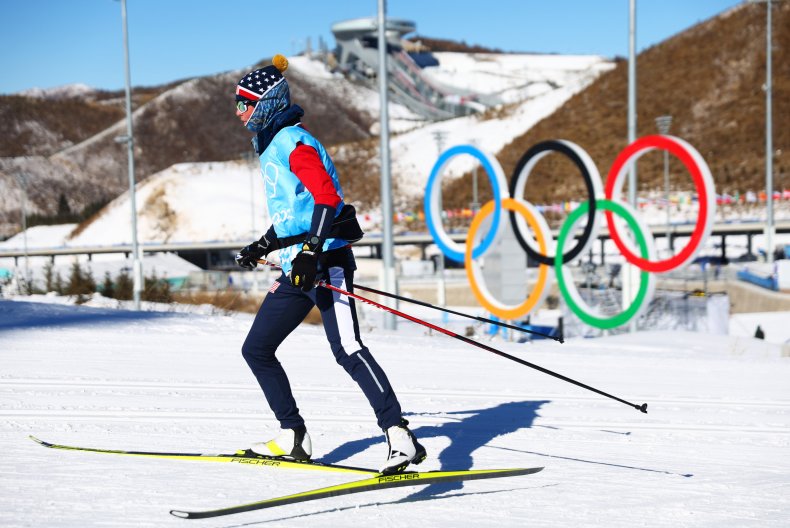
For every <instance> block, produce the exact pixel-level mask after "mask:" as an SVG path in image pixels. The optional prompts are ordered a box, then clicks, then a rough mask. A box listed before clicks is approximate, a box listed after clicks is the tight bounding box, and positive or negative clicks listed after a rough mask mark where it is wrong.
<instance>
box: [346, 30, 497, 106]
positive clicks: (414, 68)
mask: <svg viewBox="0 0 790 528" xmlns="http://www.w3.org/2000/svg"><path fill="white" fill-rule="evenodd" d="M416 29H417V25H416V24H415V23H414V22H412V21H409V20H403V19H394V18H389V19H387V21H386V33H387V34H386V40H387V57H388V60H387V69H388V73H389V76H388V77H389V90H390V93H391V94H392V97H393V99H394V100H396V101H397V102H399V103H401V104H403V105H404V106H406V107H407V108H409V109H410V110H411V111H412V112H414V113H416V114H418V115H421V116H423V117H424V118H426V119H429V120H433V121H439V120H443V119H450V118H453V117H458V116H462V115H468V114H471V113H473V112H477V111H481V110H483V109H485V105H482V104H480V103H479V102H477V101H475V96H474V94H470V93H464V92H461V91H459V90H455V89H453V88H452V87H449V86H442V85H440V84H439V83H437V82H435V81H431V80H429V79H427V78H426V77H425V76H424V75H423V72H422V67H421V66H420V65H419V64H418V63H417V62H416V61H415V60H414V58H413V57H412V55H410V54H409V53H407V52H406V51H405V50H404V44H406V43H405V42H403V41H402V39H403V37H404V36H405V35H408V34H409V33H413V32H414V31H416ZM332 33H333V34H334V36H335V40H336V41H337V50H336V52H335V53H336V56H337V60H338V64H337V67H338V68H339V69H340V71H342V72H343V73H344V74H345V75H347V76H348V77H350V78H351V79H352V80H355V81H357V82H360V83H363V84H367V85H371V86H372V85H374V84H375V78H376V74H377V72H378V68H379V53H378V27H377V20H376V19H375V18H355V19H353V20H345V21H343V22H338V23H336V24H334V25H332ZM420 56H421V57H423V58H425V55H424V54H420ZM431 60H432V63H433V64H438V62H436V59H432V57H430V56H428V62H431ZM421 62H423V61H421Z"/></svg>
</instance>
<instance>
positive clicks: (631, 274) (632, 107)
mask: <svg viewBox="0 0 790 528" xmlns="http://www.w3.org/2000/svg"><path fill="white" fill-rule="evenodd" d="M634 141H636V0H629V2H628V144H629V145H630V144H631V143H633V142H634ZM636 198H637V195H636V162H633V163H631V166H630V168H629V169H628V203H630V204H631V206H632V207H633V208H634V209H636V208H637V204H636ZM621 274H622V277H623V307H625V306H628V305H629V304H630V303H631V302H632V301H633V300H634V298H635V297H636V287H635V285H636V282H637V268H636V266H634V265H632V264H629V263H627V262H625V263H623V267H622V271H621ZM628 328H629V331H630V332H636V320H635V319H632V320H631V322H630V323H629V324H628Z"/></svg>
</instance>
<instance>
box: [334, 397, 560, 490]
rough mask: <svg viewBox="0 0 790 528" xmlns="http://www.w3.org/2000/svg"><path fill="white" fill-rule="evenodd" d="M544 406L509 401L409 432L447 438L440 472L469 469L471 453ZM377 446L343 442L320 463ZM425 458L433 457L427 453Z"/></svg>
mask: <svg viewBox="0 0 790 528" xmlns="http://www.w3.org/2000/svg"><path fill="white" fill-rule="evenodd" d="M546 403H549V402H548V401H545V400H542V401H522V402H509V403H503V404H500V405H497V406H496V407H491V408H488V409H475V410H470V411H456V412H451V413H441V414H442V415H464V416H463V417H462V418H459V419H458V420H457V421H454V422H448V423H443V424H441V425H424V426H421V427H417V428H413V429H412V431H413V432H414V434H415V435H416V436H417V438H418V439H420V440H423V439H426V438H435V437H446V438H449V439H450V445H449V446H447V447H446V448H445V449H443V450H442V451H441V452H440V453H439V455H438V457H437V458H438V460H439V463H440V465H441V470H443V471H447V470H462V469H472V453H473V452H474V451H475V450H477V449H478V448H480V447H483V446H485V445H486V444H488V443H489V442H490V441H491V440H493V439H494V438H496V437H498V436H502V435H505V434H508V433H513V432H516V431H518V430H519V429H526V428H529V427H532V424H533V422H534V421H535V418H537V416H538V409H540V407H541V406H542V405H544V404H546ZM420 415H421V413H407V414H406V416H420ZM465 415H470V416H465ZM379 443H381V437H380V436H375V437H370V438H363V439H361V440H354V441H351V442H346V443H345V444H342V445H340V446H338V447H337V448H335V449H333V450H332V451H330V452H329V453H327V454H326V455H325V456H323V457H321V461H322V462H326V463H336V462H340V461H341V460H345V459H347V458H349V457H351V456H352V455H354V454H356V453H359V452H361V451H364V450H365V449H367V448H369V447H371V446H374V445H377V444H379ZM428 456H429V457H431V456H435V455H434V454H433V453H430V452H429V453H428ZM414 469H416V467H415V468H414ZM462 487H463V482H448V483H441V484H431V485H429V486H427V487H426V488H424V489H422V490H420V491H418V492H416V493H414V494H412V495H410V496H409V497H407V499H418V498H423V497H432V496H435V495H438V494H440V493H446V492H448V491H452V490H457V489H461V488H462Z"/></svg>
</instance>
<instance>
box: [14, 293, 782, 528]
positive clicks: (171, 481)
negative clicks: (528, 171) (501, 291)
mask: <svg viewBox="0 0 790 528" xmlns="http://www.w3.org/2000/svg"><path fill="white" fill-rule="evenodd" d="M9 304H11V306H9ZM16 309H18V310H24V309H25V303H10V302H9V301H0V312H3V313H5V314H9V313H11V314H13V312H12V311H11V310H16ZM36 309H37V313H41V314H43V315H42V317H44V318H45V319H44V320H43V322H42V324H40V325H36V326H35V327H24V326H21V327H19V328H12V329H5V330H3V331H0V359H2V365H3V367H2V371H0V445H2V448H3V456H0V488H1V489H2V492H0V525H2V526H4V527H6V526H8V527H16V526H48V527H51V526H55V527H82V526H98V525H101V526H110V527H116V526H118V527H120V526H184V525H185V524H190V525H194V526H228V525H248V526H256V525H258V524H259V523H261V524H268V523H273V525H275V526H304V525H306V524H307V525H309V526H311V527H313V526H315V527H330V526H332V527H336V526H352V525H357V526H360V525H370V524H373V523H375V524H377V525H382V526H394V525H395V524H401V523H408V524H412V525H419V526H439V527H442V526H448V527H449V526H483V527H488V526H490V527H494V526H496V527H499V526H514V527H515V526H552V527H554V526H559V527H563V526H568V527H570V526H581V525H584V526H622V527H626V526H629V527H630V526H634V525H648V526H733V527H735V526H738V527H740V526H755V527H756V526H761V527H764V526H769V527H771V526H777V527H778V526H782V525H783V524H784V522H785V521H786V519H787V518H788V517H790V498H788V496H790V494H788V493H787V490H788V485H790V480H788V477H787V475H790V462H789V461H788V460H787V457H786V453H787V451H788V449H787V448H788V447H790V392H788V389H787V386H788V385H787V380H788V379H790V360H788V358H783V357H781V354H780V351H779V348H778V347H773V348H772V347H771V346H769V344H768V343H765V342H759V341H757V340H755V342H754V345H753V346H750V347H747V348H744V347H743V346H742V345H743V343H744V341H743V339H742V338H741V340H740V341H739V346H738V347H737V350H738V352H737V353H735V352H733V350H735V349H736V347H734V346H730V344H731V339H732V338H727V337H719V336H706V335H698V334H684V333H665V334H636V335H634V336H622V337H617V338H605V339H599V340H572V341H570V342H568V343H566V344H564V345H560V344H557V343H553V342H538V343H535V344H531V345H525V344H521V345H519V344H516V343H504V342H501V341H500V342H496V343H495V344H494V346H496V347H498V348H501V349H502V350H504V351H506V352H508V353H512V354H516V355H519V357H523V358H525V359H527V360H529V361H534V362H535V363H538V364H540V365H543V366H545V367H547V368H551V369H553V370H556V371H558V372H561V373H563V374H566V375H568V376H571V377H574V378H576V379H579V380H580V381H583V382H586V383H589V384H591V385H593V386H596V387H599V388H601V389H603V390H607V391H610V392H612V393H614V394H617V395H619V396H623V397H625V398H631V399H634V400H639V401H645V402H648V404H649V405H650V407H649V409H650V410H649V414H647V415H642V414H641V413H639V412H637V411H635V410H633V409H630V408H628V407H626V406H624V405H621V404H618V403H616V402H612V401H608V400H606V399H603V398H600V397H597V396H595V395H592V394H589V393H585V392H584V391H583V390H581V389H579V388H577V387H574V386H571V385H568V384H564V383H562V382H561V381H559V380H556V379H553V378H549V377H547V376H545V375H542V374H540V373H538V372H535V371H533V370H531V369H528V368H523V367H520V366H518V365H515V364H513V363H511V362H508V361H505V360H502V359H501V358H498V357H495V356H492V355H490V354H486V353H484V352H481V351H478V350H475V349H474V348H472V347H468V346H466V345H464V344H462V343H461V344H458V343H456V342H454V341H453V340H450V339H448V338H446V337H444V336H437V335H433V336H429V335H426V334H425V333H424V332H422V331H421V330H419V329H416V328H414V327H413V326H411V325H401V328H400V330H399V332H398V333H397V334H391V333H388V332H386V331H384V330H380V329H378V328H374V329H373V330H371V331H368V332H367V333H366V334H365V335H364V336H363V339H364V341H365V343H366V344H367V345H368V346H369V347H370V348H371V350H372V351H373V353H374V354H375V355H376V356H377V358H378V359H379V361H380V362H381V363H382V365H383V366H384V368H385V369H386V371H387V373H388V375H389V377H390V378H391V381H392V383H393V385H394V386H395V388H396V389H397V391H398V393H399V396H400V399H401V402H402V404H403V407H404V410H405V411H406V412H407V413H408V415H407V417H408V419H409V420H410V422H411V424H412V425H413V426H414V429H415V431H416V432H417V434H418V435H420V438H421V441H422V442H424V443H425V445H426V447H427V449H428V451H429V458H428V460H426V462H425V463H424V464H423V465H421V466H420V467H419V469H420V470H422V471H429V470H439V469H470V468H475V469H482V468H490V467H519V466H520V467H524V466H545V467H546V469H545V470H544V471H543V472H541V473H539V474H537V475H534V476H531V477H530V478H529V479H527V480H518V479H515V480H513V479H502V480H500V481H496V480H495V481H478V482H469V483H465V484H461V483H458V484H447V485H429V486H427V487H424V488H415V489H407V488H402V489H391V490H383V491H376V492H371V493H365V494H362V495H356V496H354V495H352V496H346V497H334V498H330V499H326V500H321V501H319V502H313V503H305V504H295V505H289V506H287V507H284V508H281V509H278V510H271V511H258V512H249V513H242V514H238V515H237V516H234V518H233V519H225V520H217V519H214V520H210V519H207V520H196V521H190V522H189V523H187V522H186V521H184V520H182V519H177V518H174V517H172V516H170V515H169V514H168V511H169V510H170V509H172V508H175V507H178V508H192V509H197V510H201V509H211V508H220V507H224V506H229V505H233V504H243V503H246V502H253V501H258V500H262V499H266V498H270V497H276V496H281V495H286V494H289V493H297V492H300V491H304V490H307V489H313V488H318V487H322V486H331V485H334V484H339V483H341V482H345V481H347V480H349V478H348V476H343V475H335V474H324V473H317V472H310V471H299V470H291V469H287V470H286V469H276V468H266V467H240V466H238V465H231V464H201V463H193V462H186V461H173V460H153V459H134V458H129V457H110V456H106V455H102V454H93V453H80V452H69V451H57V450H48V449H41V447H39V446H36V445H35V444H34V443H33V442H31V441H30V440H29V439H28V438H27V436H28V435H30V434H32V435H35V436H37V437H39V438H42V439H46V440H47V441H50V442H57V443H62V444H68V445H85V446H91V447H97V448H107V449H126V450H157V451H182V452H233V451H235V450H236V449H240V448H243V447H246V446H248V445H249V444H250V443H251V442H253V441H259V440H262V439H266V438H267V435H269V434H270V432H271V431H272V429H273V428H274V427H275V424H274V422H273V419H272V416H271V414H270V412H269V411H268V409H267V408H266V405H265V402H264V400H263V397H262V395H261V394H260V392H259V389H258V387H257V385H256V383H255V380H254V378H253V377H252V375H251V374H250V373H249V371H248V369H247V366H246V364H245V363H244V360H243V359H242V358H241V355H240V353H239V348H240V346H241V343H242V341H243V339H244V337H245V335H246V331H247V328H248V326H249V323H250V321H251V318H250V316H236V317H221V316H217V317H208V316H197V315H195V316H190V315H173V316H168V317H157V318H153V319H146V318H144V317H140V318H134V317H130V318H128V319H126V320H123V321H120V322H118V321H106V320H104V319H102V317H101V314H99V315H97V317H96V318H95V319H87V320H86V319H84V318H83V319H81V320H80V321H79V323H78V324H72V323H70V322H69V320H68V319H64V318H62V316H61V315H57V314H53V315H52V318H51V320H47V319H46V314H47V309H46V306H43V307H42V306H37V307H36ZM73 310H75V311H79V310H80V308H78V307H75V308H73ZM58 312H59V313H60V312H62V309H60V310H58ZM28 315H29V314H28ZM12 316H13V315H12ZM451 324H456V323H454V322H452V321H451ZM459 325H460V324H459ZM454 329H456V330H458V331H460V330H462V329H463V326H455V327H454ZM280 359H281V361H282V362H283V363H284V365H285V367H286V369H287V370H288V373H289V377H290V379H291V383H292V384H293V386H294V391H295V393H296V396H297V401H298V403H299V406H300V409H301V410H302V412H303V414H304V415H305V417H306V419H307V421H308V427H309V428H310V432H311V435H312V436H313V444H314V449H315V451H316V454H317V456H318V457H319V458H321V459H322V460H324V461H325V462H330V463H339V464H346V465H354V466H362V467H371V466H372V467H376V466H378V465H379V463H380V461H381V460H382V459H383V457H384V453H385V451H386V448H385V446H384V444H383V437H382V436H381V435H380V431H378V430H377V428H376V426H375V421H374V419H373V417H372V413H371V412H370V410H369V409H368V407H367V402H366V401H365V399H364V397H363V396H362V395H361V393H359V392H358V391H357V389H356V388H355V387H354V385H353V384H352V382H351V381H350V380H349V379H348V378H347V376H346V374H345V373H344V372H343V370H342V369H341V368H340V367H339V366H338V365H336V364H335V363H334V361H333V359H332V357H331V354H330V353H329V351H328V350H327V348H326V344H325V343H324V340H323V337H322V335H321V331H320V329H318V328H315V327H309V326H308V327H302V328H301V329H300V330H299V331H298V332H297V333H296V334H294V335H293V336H292V337H291V338H289V339H288V340H287V341H286V343H285V345H284V346H283V352H282V353H281V355H280ZM461 516H462V517H461ZM459 520H463V523H461V524H459Z"/></svg>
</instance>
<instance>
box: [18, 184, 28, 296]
mask: <svg viewBox="0 0 790 528" xmlns="http://www.w3.org/2000/svg"><path fill="white" fill-rule="evenodd" d="M16 179H17V182H19V188H20V189H22V247H23V250H22V251H23V252H24V254H25V293H26V294H27V295H29V294H30V293H31V289H30V259H29V258H28V255H27V178H25V175H24V174H22V173H21V172H18V173H16ZM17 287H19V281H17Z"/></svg>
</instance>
